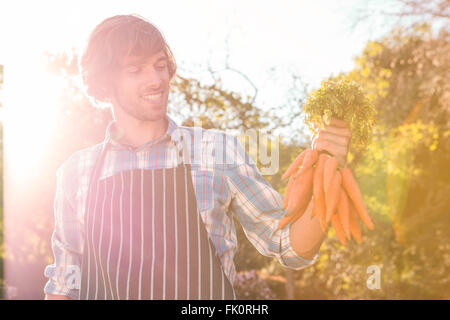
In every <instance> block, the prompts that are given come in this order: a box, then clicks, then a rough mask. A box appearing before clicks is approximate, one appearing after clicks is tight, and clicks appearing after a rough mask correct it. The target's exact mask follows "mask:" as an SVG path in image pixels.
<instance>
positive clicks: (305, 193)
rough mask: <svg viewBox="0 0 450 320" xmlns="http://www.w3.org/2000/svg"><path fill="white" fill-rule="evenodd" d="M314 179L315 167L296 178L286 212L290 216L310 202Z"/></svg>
mask: <svg viewBox="0 0 450 320" xmlns="http://www.w3.org/2000/svg"><path fill="white" fill-rule="evenodd" d="M312 180H313V168H310V169H309V170H307V171H306V172H305V173H304V174H303V175H302V176H301V177H298V178H297V179H295V181H294V184H293V185H292V190H291V193H292V194H291V195H290V196H289V203H288V206H287V212H286V214H287V215H288V216H290V215H291V214H293V213H294V212H296V211H297V210H298V209H299V208H302V207H304V206H305V205H306V204H308V202H309V200H310V199H311V196H312Z"/></svg>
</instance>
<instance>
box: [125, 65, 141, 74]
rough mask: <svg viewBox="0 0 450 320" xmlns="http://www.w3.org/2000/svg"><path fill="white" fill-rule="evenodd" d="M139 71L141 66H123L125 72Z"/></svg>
mask: <svg viewBox="0 0 450 320" xmlns="http://www.w3.org/2000/svg"><path fill="white" fill-rule="evenodd" d="M139 71H141V68H139V67H137V66H129V67H127V68H125V72H126V73H138V72H139Z"/></svg>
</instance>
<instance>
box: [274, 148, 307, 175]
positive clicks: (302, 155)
mask: <svg viewBox="0 0 450 320" xmlns="http://www.w3.org/2000/svg"><path fill="white" fill-rule="evenodd" d="M309 150H311V149H305V150H303V152H301V153H300V154H299V155H298V156H297V158H296V159H295V160H294V161H293V162H292V163H291V164H290V165H289V167H288V168H287V170H286V172H285V173H284V174H283V176H282V177H281V179H283V180H284V179H287V178H288V177H290V176H291V175H292V174H293V173H295V172H296V171H297V169H298V167H299V166H300V165H301V164H302V162H303V159H304V158H305V156H306V154H307V153H308V152H309Z"/></svg>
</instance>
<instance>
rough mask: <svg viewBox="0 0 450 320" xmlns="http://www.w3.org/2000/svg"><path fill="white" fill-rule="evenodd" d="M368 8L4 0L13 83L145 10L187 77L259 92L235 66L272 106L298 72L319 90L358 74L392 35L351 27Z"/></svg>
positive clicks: (195, 0) (1, 19)
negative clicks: (107, 22)
mask: <svg viewBox="0 0 450 320" xmlns="http://www.w3.org/2000/svg"><path fill="white" fill-rule="evenodd" d="M377 3H378V4H381V3H383V1H377ZM365 5H367V1H364V0H345V1H333V0H315V1H306V0H305V1H303V0H294V1H287V0H280V1H265V0H259V1H254V0H245V1H234V0H229V1H215V0H190V1H175V0H172V1H171V0H166V1H149V0H147V1H133V0H128V1H84V0H79V1H49V0H41V1H23V0H22V1H21V0H16V1H8V2H6V1H2V4H1V5H0V39H1V42H0V64H4V65H5V78H6V79H5V81H7V79H8V71H9V74H11V73H13V72H15V68H16V67H17V66H24V65H25V64H27V63H31V62H33V64H34V65H35V64H38V63H39V56H40V54H41V53H42V52H43V51H53V52H58V51H68V50H71V48H76V49H78V50H79V49H81V48H82V47H83V44H84V43H85V41H86V39H87V37H88V35H89V32H90V31H91V30H92V29H93V28H94V27H95V25H96V24H98V23H99V22H101V21H102V20H103V19H105V18H107V17H109V16H112V15H116V14H127V13H137V14H140V15H141V16H143V17H145V18H147V19H149V20H150V21H152V22H154V23H155V24H156V25H157V26H158V27H159V29H160V30H161V31H162V32H163V34H164V36H165V37H166V39H167V41H168V43H169V45H170V46H171V48H172V51H173V52H174V54H175V58H176V59H177V62H178V65H179V71H180V73H181V74H183V75H194V76H197V77H198V78H200V79H204V81H208V79H209V80H211V79H212V78H211V76H210V73H209V72H208V71H207V70H208V67H210V69H212V70H214V71H219V73H217V74H219V75H220V76H221V77H222V78H223V79H224V81H225V83H226V84H227V85H228V86H229V87H230V89H232V90H236V91H238V92H246V93H249V94H252V93H253V89H252V87H251V85H250V84H249V83H248V82H247V81H245V79H244V78H243V77H242V76H240V75H239V74H237V73H233V72H231V71H224V69H225V67H226V65H227V64H228V65H229V67H230V68H233V69H237V70H239V71H240V72H242V73H244V74H245V75H247V76H248V78H249V79H250V80H251V81H252V83H253V84H254V85H255V86H256V87H258V96H257V104H258V105H259V106H261V107H263V108H264V106H268V105H276V104H280V103H282V102H283V99H285V95H286V88H287V87H288V86H289V85H290V84H291V75H292V74H296V75H298V76H301V77H302V79H304V81H305V82H306V83H308V84H311V85H312V86H318V85H319V84H320V81H321V80H322V79H323V78H325V77H327V76H330V75H331V74H337V73H339V72H341V71H348V70H350V69H352V67H353V58H354V57H355V56H356V55H358V54H360V53H361V51H362V49H363V48H364V46H365V44H366V42H367V41H368V40H369V39H373V38H377V37H379V36H380V35H381V34H383V32H385V31H386V30H385V28H383V26H378V27H377V28H368V27H367V26H365V27H364V26H363V27H358V28H352V27H351V26H352V23H353V22H354V20H355V17H356V13H357V9H358V8H361V7H364V6H365ZM378 7H380V5H378ZM378 29H379V30H378ZM377 30H378V31H377ZM33 67H35V66H33ZM9 79H11V77H10V78H9Z"/></svg>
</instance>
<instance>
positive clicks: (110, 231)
mask: <svg viewBox="0 0 450 320" xmlns="http://www.w3.org/2000/svg"><path fill="white" fill-rule="evenodd" d="M103 148H104V149H103V150H102V152H101V155H100V157H99V159H98V160H97V163H96V165H95V167H94V170H93V174H92V180H91V181H92V182H90V183H89V184H90V186H89V189H88V196H87V203H86V215H85V228H84V232H85V244H84V251H83V257H82V266H81V285H80V296H79V298H80V299H82V300H84V299H87V300H97V299H114V300H115V299H133V300H136V299H139V300H140V299H152V300H153V299H155V300H161V299H169V300H177V299H192V300H195V299H201V300H206V299H214V300H218V299H222V300H230V299H236V296H235V292H234V289H233V286H232V285H231V283H230V281H229V279H228V277H227V276H226V275H225V273H224V272H223V269H222V264H221V262H220V259H219V257H218V255H217V252H216V250H215V247H214V245H213V244H212V242H211V240H210V239H209V236H208V233H207V231H206V228H205V226H204V224H203V221H202V219H201V217H200V213H199V211H198V208H197V200H196V197H195V192H194V187H193V184H192V177H191V168H190V165H186V164H184V162H182V163H181V164H179V165H178V166H177V167H176V168H162V169H153V170H147V169H134V170H129V171H122V172H120V173H117V174H115V175H113V176H111V177H108V178H106V179H102V180H101V181H100V180H99V179H98V178H96V176H97V175H98V172H99V171H100V168H101V165H102V162H103V158H104V156H105V154H106V147H105V146H104V147H103Z"/></svg>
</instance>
